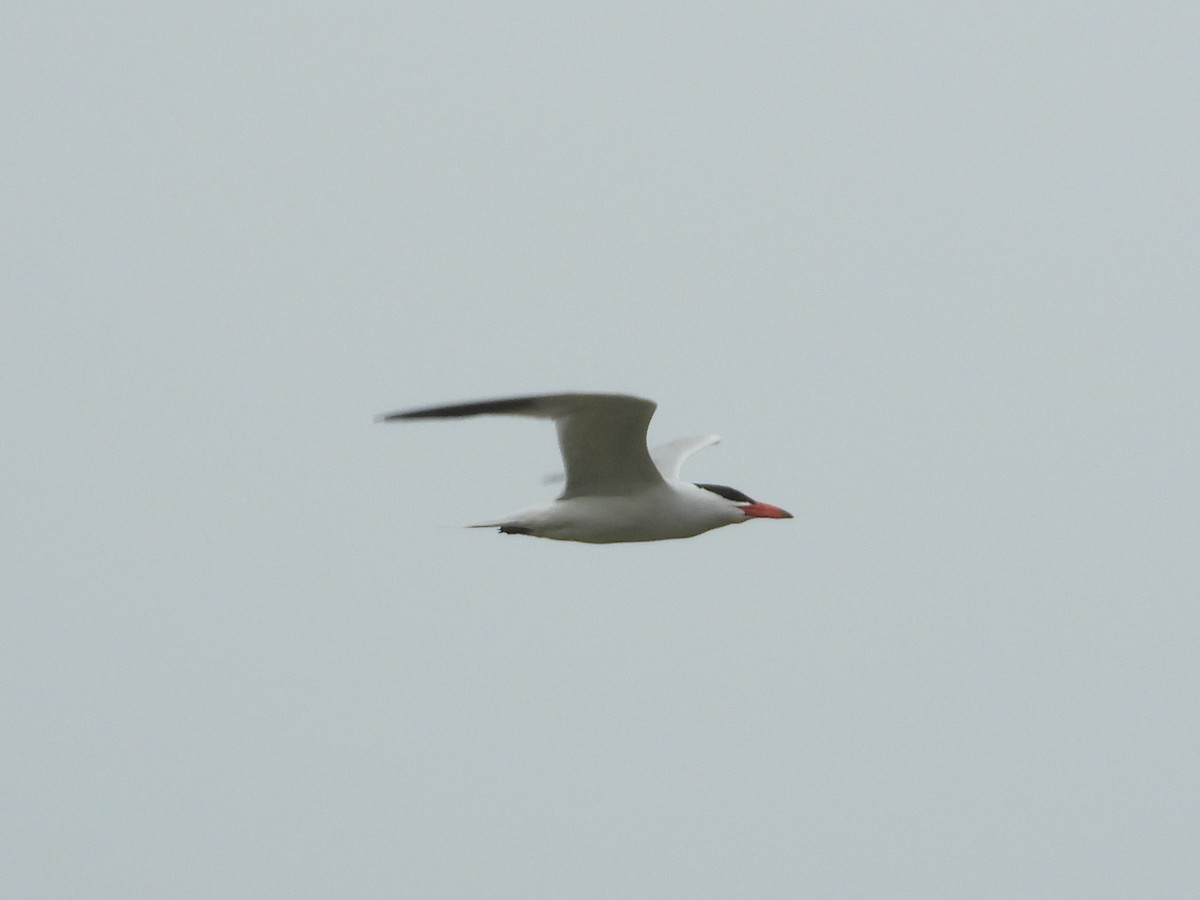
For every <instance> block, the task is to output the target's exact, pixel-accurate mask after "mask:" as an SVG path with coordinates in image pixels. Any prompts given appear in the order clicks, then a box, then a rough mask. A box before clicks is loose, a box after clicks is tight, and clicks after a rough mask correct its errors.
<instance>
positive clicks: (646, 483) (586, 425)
mask: <svg viewBox="0 0 1200 900" xmlns="http://www.w3.org/2000/svg"><path fill="white" fill-rule="evenodd" d="M654 409H655V404H654V403H653V402H652V401H650V400H645V399H643V398H641V397H630V396H627V395H624V394H547V395H543V396H537V397H512V398H508V399H505V400H484V401H481V402H477V403H459V404H455V405H453V406H435V407H430V408H428V409H415V410H410V411H408V412H398V413H391V414H390V415H385V416H380V419H381V420H383V421H395V420H400V419H451V418H462V417H465V416H487V415H501V416H526V417H528V418H534V419H553V420H554V424H555V426H556V428H557V429H558V446H559V450H560V451H561V453H562V458H563V466H564V468H565V469H566V470H567V484H566V489H565V490H564V491H563V494H562V496H563V498H569V497H582V496H596V495H614V494H615V495H619V494H629V493H633V492H635V491H637V490H640V489H643V488H647V487H651V486H653V485H656V484H662V476H661V475H660V474H659V470H658V469H657V468H656V467H655V464H654V462H653V461H652V460H651V459H650V452H649V451H648V450H647V449H646V429H647V428H648V427H649V425H650V417H651V416H653V415H654ZM697 449H698V448H697Z"/></svg>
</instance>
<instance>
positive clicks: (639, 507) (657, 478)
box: [378, 394, 792, 544]
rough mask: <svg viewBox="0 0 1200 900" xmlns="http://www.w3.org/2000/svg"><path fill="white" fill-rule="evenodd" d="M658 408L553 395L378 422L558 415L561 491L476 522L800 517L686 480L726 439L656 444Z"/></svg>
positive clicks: (570, 531)
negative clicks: (651, 438) (702, 454)
mask: <svg viewBox="0 0 1200 900" xmlns="http://www.w3.org/2000/svg"><path fill="white" fill-rule="evenodd" d="M654 409H655V404H654V402H653V401H650V400H645V399H643V398H641V397H630V396H626V395H623V394H548V395H545V396H540V397H512V398H509V399H506V400H484V401H480V402H477V403H461V404H456V405H453V406H435V407H430V408H428V409H414V410H410V411H408V412H397V413H391V414H388V415H382V416H379V417H378V421H387V422H390V421H397V420H402V419H450V418H461V417H464V416H483V415H501V416H526V417H529V418H534V419H553V420H554V424H555V426H556V427H557V429H558V446H559V449H560V451H561V452H562V458H563V466H564V468H565V469H566V487H565V489H564V490H563V492H562V495H561V496H559V497H558V499H557V500H555V501H554V502H553V503H549V504H547V505H546V506H539V507H537V508H534V509H529V510H525V511H523V512H518V513H514V514H513V515H511V516H505V517H503V518H502V519H500V520H499V521H496V522H487V523H484V524H482V525H472V526H470V527H471V528H499V529H500V531H501V532H503V533H504V534H529V535H533V536H534V537H542V538H550V539H552V540H556V541H583V542H585V543H589V544H616V543H624V542H631V541H663V540H670V539H672V538H686V537H692V536H694V535H697V534H701V533H703V532H705V531H710V530H712V529H713V528H720V527H721V526H722V525H736V524H739V523H741V522H747V521H749V520H750V519H790V518H792V514H791V513H789V512H786V511H784V510H782V509H780V508H779V507H778V506H772V505H771V504H769V503H758V502H756V501H754V500H751V499H750V498H749V497H747V496H746V495H745V494H743V493H742V492H741V491H737V490H734V489H733V488H729V487H725V486H723V485H719V484H692V483H690V482H687V481H680V480H679V470H680V468H681V467H682V466H683V463H684V460H686V459H687V458H688V457H689V456H691V455H692V454H693V453H695V452H696V451H697V450H700V449H702V448H704V447H708V446H710V445H712V444H715V443H717V441H719V440H720V438H719V437H718V436H717V435H715V434H709V435H704V436H701V437H691V438H683V439H681V440H677V441H672V442H671V443H669V444H665V445H663V446H662V447H659V448H657V449H656V450H655V451H654V452H653V453H651V452H650V451H648V450H647V448H646V429H647V428H648V427H649V425H650V417H651V416H653V415H654Z"/></svg>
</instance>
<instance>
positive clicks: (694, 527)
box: [473, 480, 746, 544]
mask: <svg viewBox="0 0 1200 900" xmlns="http://www.w3.org/2000/svg"><path fill="white" fill-rule="evenodd" d="M744 521H746V517H745V515H744V514H743V513H742V511H741V510H740V509H739V508H738V507H737V505H736V504H734V503H731V502H730V501H728V500H726V499H725V498H723V497H720V496H718V495H716V494H713V493H712V492H711V491H706V490H704V489H702V488H698V487H696V486H695V485H694V484H689V483H687V482H682V481H674V480H672V481H664V482H663V483H662V484H661V485H656V486H654V487H652V488H648V489H646V490H643V491H640V492H638V493H636V494H628V495H621V496H611V497H605V496H591V497H572V498H570V499H566V500H555V501H554V502H553V503H551V504H549V505H547V506H542V507H538V508H537V509H529V510H525V511H523V512H519V513H514V514H513V515H511V516H505V517H503V518H501V519H498V520H496V521H494V522H489V523H487V524H486V525H477V526H473V527H476V528H486V527H489V526H497V527H509V528H517V529H522V530H525V531H527V532H528V533H529V534H531V535H533V536H534V537H542V538H549V539H550V540H555V541H581V542H584V543H589V544H617V543H629V542H636V541H666V540H673V539H676V538H687V537H693V536H694V535H697V534H702V533H703V532H705V531H711V530H712V529H714V528H720V527H721V526H722V525H735V524H737V523H739V522H744Z"/></svg>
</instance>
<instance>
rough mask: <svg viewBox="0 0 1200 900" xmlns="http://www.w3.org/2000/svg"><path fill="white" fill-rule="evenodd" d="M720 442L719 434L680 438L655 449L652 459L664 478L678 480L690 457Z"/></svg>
mask: <svg viewBox="0 0 1200 900" xmlns="http://www.w3.org/2000/svg"><path fill="white" fill-rule="evenodd" d="M720 440H721V436H720V435H719V434H700V435H697V436H696V437H685V438H679V440H676V441H671V443H669V444H663V445H662V446H661V447H655V448H654V449H653V450H651V451H650V458H651V459H653V460H654V465H656V466H658V471H659V472H661V473H662V477H663V478H676V479H677V478H679V471H680V470H681V469H682V468H683V464H684V462H686V461H687V458H688V457H689V456H691V455H692V454H693V453H695V452H696V451H697V450H703V449H704V448H705V447H711V446H712V445H713V444H716V443H719V442H720Z"/></svg>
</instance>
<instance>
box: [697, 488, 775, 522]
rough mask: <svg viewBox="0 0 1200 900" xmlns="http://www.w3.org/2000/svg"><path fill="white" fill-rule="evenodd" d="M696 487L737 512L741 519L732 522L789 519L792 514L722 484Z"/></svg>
mask: <svg viewBox="0 0 1200 900" xmlns="http://www.w3.org/2000/svg"><path fill="white" fill-rule="evenodd" d="M696 487H698V488H703V489H704V490H706V491H708V492H709V493H712V494H716V495H717V496H718V497H722V498H724V499H725V500H727V501H728V502H729V505H730V506H731V507H732V508H733V509H736V510H738V511H739V512H740V513H741V515H742V517H743V518H741V519H735V520H734V521H738V522H744V521H746V520H747V519H791V518H793V516H792V514H791V513H790V512H788V511H787V510H786V509H780V508H779V507H778V506H772V505H771V504H770V503H759V502H758V501H757V500H753V499H751V498H750V497H747V496H746V495H745V494H743V493H742V492H741V491H739V490H738V489H737V488H731V487H726V486H725V485H723V484H697V485H696Z"/></svg>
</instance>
